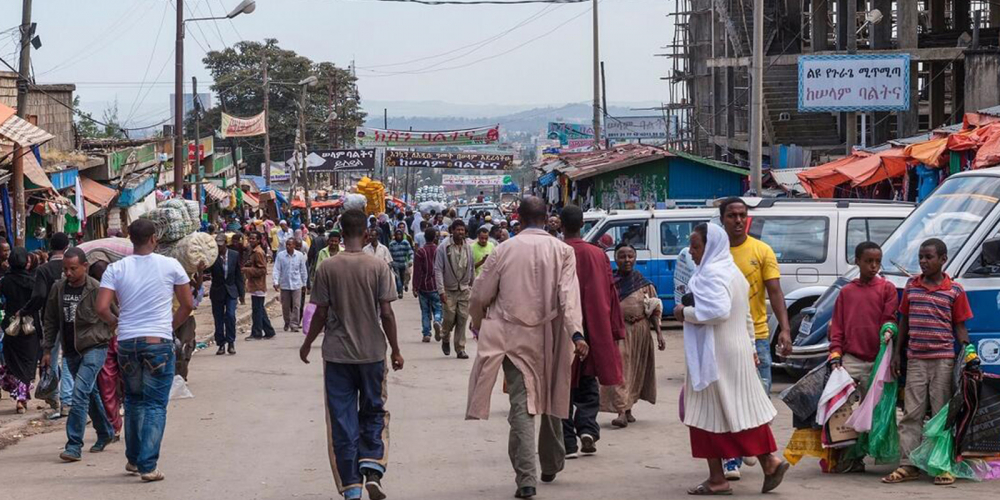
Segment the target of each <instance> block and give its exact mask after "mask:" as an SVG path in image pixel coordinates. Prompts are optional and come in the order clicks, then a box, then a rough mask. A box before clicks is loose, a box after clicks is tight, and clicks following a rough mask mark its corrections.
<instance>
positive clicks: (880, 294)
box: [829, 241, 899, 472]
mask: <svg viewBox="0 0 1000 500" xmlns="http://www.w3.org/2000/svg"><path fill="white" fill-rule="evenodd" d="M854 262H855V264H857V265H858V271H859V272H860V274H859V275H858V277H857V278H856V279H855V280H853V281H851V282H850V283H848V284H847V285H845V286H844V288H843V290H841V291H840V295H839V296H838V297H837V303H836V304H835V305H834V307H833V321H832V322H831V323H830V333H829V336H830V366H832V367H837V366H843V367H844V369H846V370H847V373H848V374H850V375H851V378H853V379H854V380H856V381H858V390H859V391H860V392H861V393H862V394H863V393H864V391H865V389H866V388H867V387H868V379H869V377H870V376H871V372H872V368H873V366H874V364H875V358H876V357H878V351H879V347H880V341H881V339H880V338H879V331H880V330H881V328H882V325H884V324H885V323H895V322H896V306H897V303H898V302H899V299H898V298H897V295H896V287H895V286H893V284H892V283H890V282H889V281H888V280H886V279H885V278H883V277H881V276H879V275H878V273H879V271H881V269H882V249H881V248H880V247H879V246H878V244H877V243H873V242H871V241H865V242H863V243H860V244H858V246H857V247H855V249H854ZM864 470H865V464H864V461H863V460H861V459H856V460H846V459H842V460H840V461H838V462H837V469H836V472H864Z"/></svg>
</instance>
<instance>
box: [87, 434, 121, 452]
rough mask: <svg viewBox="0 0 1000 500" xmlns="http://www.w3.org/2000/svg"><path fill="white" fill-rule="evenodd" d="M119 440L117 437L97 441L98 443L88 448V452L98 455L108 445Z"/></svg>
mask: <svg viewBox="0 0 1000 500" xmlns="http://www.w3.org/2000/svg"><path fill="white" fill-rule="evenodd" d="M120 439H121V438H120V437H118V436H111V437H110V438H108V439H105V440H104V441H98V442H96V443H94V446H91V447H90V452H91V453H100V452H102V451H104V448H107V447H108V445H109V444H112V443H117V442H118V441H119V440H120Z"/></svg>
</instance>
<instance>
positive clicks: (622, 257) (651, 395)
mask: <svg viewBox="0 0 1000 500" xmlns="http://www.w3.org/2000/svg"><path fill="white" fill-rule="evenodd" d="M615 261H616V263H617V264H618V270H617V271H615V286H616V287H617V288H618V300H620V301H621V309H622V318H623V319H624V320H625V340H623V341H622V342H621V344H619V346H618V349H619V350H620V351H621V355H622V373H623V375H624V380H623V381H622V383H621V384H619V385H616V386H610V387H608V386H605V387H602V388H601V410H602V411H606V412H613V413H617V414H618V417H617V418H615V419H614V420H612V421H611V425H614V426H615V427H628V424H629V423H630V422H635V417H633V416H632V406H633V405H635V403H637V402H638V401H639V400H640V399H641V400H643V401H648V402H649V403H651V404H655V403H656V351H654V347H653V336H652V333H650V331H651V329H655V330H656V340H657V344H658V346H659V349H660V350H661V351H662V350H664V349H665V348H666V342H665V341H664V339H663V332H662V331H660V316H661V315H662V311H663V304H662V303H661V302H660V299H659V298H657V296H656V287H654V286H653V284H652V283H650V282H649V281H648V280H647V279H646V278H645V277H644V276H643V275H642V273H640V272H639V271H636V270H635V248H632V246H631V245H628V244H621V245H619V246H618V248H617V249H616V250H615ZM651 327H652V328H651Z"/></svg>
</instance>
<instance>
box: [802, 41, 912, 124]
mask: <svg viewBox="0 0 1000 500" xmlns="http://www.w3.org/2000/svg"><path fill="white" fill-rule="evenodd" d="M909 109H910V55H909V54H865V55H829V56H799V111H800V112H824V113H832V112H841V111H846V112H853V111H906V110H909Z"/></svg>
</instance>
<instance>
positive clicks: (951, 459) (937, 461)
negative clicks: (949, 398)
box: [910, 404, 979, 480]
mask: <svg viewBox="0 0 1000 500" xmlns="http://www.w3.org/2000/svg"><path fill="white" fill-rule="evenodd" d="M948 408H949V405H948V404H946V405H944V408H941V411H939V412H937V415H934V418H932V419H930V421H928V422H927V424H926V425H924V442H923V443H920V446H918V447H917V449H915V450H913V451H912V452H910V461H912V462H913V465H915V466H917V467H919V468H920V469H921V470H923V471H924V472H926V473H927V474H930V475H931V476H940V475H941V474H944V473H946V472H947V473H950V474H951V475H953V476H955V477H957V478H962V479H972V480H978V479H979V478H978V477H977V476H976V474H975V472H974V471H973V470H972V467H970V466H969V464H967V463H965V462H956V461H955V446H954V441H955V438H954V436H953V435H952V429H951V428H950V427H948Z"/></svg>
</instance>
